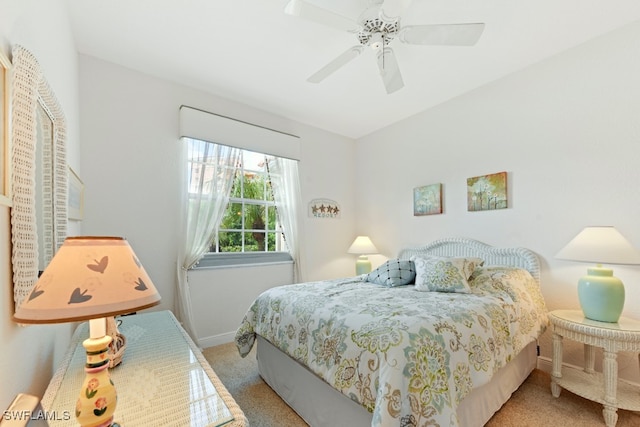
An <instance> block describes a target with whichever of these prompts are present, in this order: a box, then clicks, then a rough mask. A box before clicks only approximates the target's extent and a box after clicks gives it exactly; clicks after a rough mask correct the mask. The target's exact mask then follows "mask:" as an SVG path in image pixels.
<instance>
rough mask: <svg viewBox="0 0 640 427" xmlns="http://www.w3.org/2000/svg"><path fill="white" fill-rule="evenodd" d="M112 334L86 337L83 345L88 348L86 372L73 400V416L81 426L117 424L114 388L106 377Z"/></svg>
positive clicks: (112, 425)
mask: <svg viewBox="0 0 640 427" xmlns="http://www.w3.org/2000/svg"><path fill="white" fill-rule="evenodd" d="M110 342H111V337H110V336H109V335H106V336H104V337H101V338H89V339H86V340H84V342H83V343H82V345H83V346H84V348H85V350H86V351H87V363H86V364H85V367H84V370H85V373H86V376H85V378H84V382H83V383H82V390H81V391H80V396H79V397H78V401H77V402H76V419H77V420H78V423H79V424H80V425H81V426H82V427H119V425H118V424H117V423H114V422H113V413H114V412H115V410H116V402H117V400H118V399H117V397H116V388H115V386H114V385H113V382H111V378H110V377H109V353H108V352H109V343H110Z"/></svg>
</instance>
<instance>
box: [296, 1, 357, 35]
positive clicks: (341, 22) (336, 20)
mask: <svg viewBox="0 0 640 427" xmlns="http://www.w3.org/2000/svg"><path fill="white" fill-rule="evenodd" d="M284 13H286V14H287V15H292V16H298V17H300V18H304V19H308V20H309V21H313V22H316V23H318V24H322V25H326V26H329V27H333V28H337V29H338V30H344V31H351V32H355V31H358V30H359V28H360V26H359V25H358V23H357V22H355V21H353V20H352V19H349V18H347V17H345V16H342V15H339V14H337V13H335V12H331V11H330V10H327V9H323V8H321V7H318V6H314V5H312V4H311V3H307V2H306V1H303V0H290V1H289V3H287V5H286V6H285V7H284Z"/></svg>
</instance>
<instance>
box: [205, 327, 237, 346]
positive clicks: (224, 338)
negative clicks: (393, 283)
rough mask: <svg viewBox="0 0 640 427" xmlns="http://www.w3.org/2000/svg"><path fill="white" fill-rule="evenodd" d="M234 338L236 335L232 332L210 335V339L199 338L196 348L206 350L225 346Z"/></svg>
mask: <svg viewBox="0 0 640 427" xmlns="http://www.w3.org/2000/svg"><path fill="white" fill-rule="evenodd" d="M235 336H236V333H235V331H234V332H227V333H225V334H219V335H212V336H210V337H204V338H200V339H199V340H198V347H200V348H208V347H215V346H217V345H220V344H227V343H230V342H233V339H234V338H235Z"/></svg>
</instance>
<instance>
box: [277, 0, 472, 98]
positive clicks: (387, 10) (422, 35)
mask: <svg viewBox="0 0 640 427" xmlns="http://www.w3.org/2000/svg"><path fill="white" fill-rule="evenodd" d="M410 2H411V0H368V1H367V3H368V5H367V7H366V9H365V11H364V12H362V13H361V14H360V16H359V17H358V19H357V20H355V21H354V20H352V19H350V18H347V17H345V16H342V15H339V14H337V13H335V12H332V11H330V10H328V9H324V8H321V7H319V6H316V5H314V4H312V3H310V2H308V1H305V0H290V1H289V3H287V5H286V7H285V13H286V14H288V15H293V16H298V17H301V18H304V19H308V20H310V21H314V22H317V23H320V24H324V25H328V26H331V27H334V28H337V29H340V30H344V31H348V32H350V33H354V34H355V35H356V37H357V40H358V42H359V44H357V45H355V46H352V47H350V48H349V49H348V50H346V51H345V52H344V53H342V54H341V55H340V56H338V57H337V58H335V59H334V60H333V61H331V62H329V63H328V64H327V65H325V66H324V67H322V68H321V69H320V70H318V71H317V72H316V73H315V74H313V75H312V76H311V77H309V78H308V79H307V81H308V82H311V83H320V82H321V81H323V80H324V79H325V78H327V77H329V76H330V75H331V74H333V73H334V72H335V71H337V70H338V69H339V68H341V67H343V66H344V65H346V64H347V63H348V62H350V61H351V60H353V59H355V58H356V57H357V56H358V55H360V54H361V53H362V52H363V51H364V49H365V47H367V46H368V47H370V48H371V49H372V50H374V51H375V54H376V57H377V62H378V69H379V70H380V76H381V77H382V81H383V83H384V86H385V89H386V90H387V93H388V94H390V93H393V92H395V91H397V90H399V89H401V88H402V87H403V86H404V82H403V80H402V74H401V73H400V68H399V67H398V62H397V60H396V57H395V54H394V52H393V49H391V46H390V44H391V42H392V41H393V40H395V39H398V40H399V41H400V42H401V43H407V44H413V45H450V46H473V45H474V44H475V43H476V42H477V41H478V39H479V38H480V35H481V34H482V31H483V30H484V24H483V23H469V24H435V25H408V26H401V25H400V14H401V13H402V11H403V10H404V9H405V8H406V7H407V6H408V5H409V3H410Z"/></svg>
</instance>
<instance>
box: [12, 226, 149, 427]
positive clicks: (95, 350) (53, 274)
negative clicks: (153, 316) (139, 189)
mask: <svg viewBox="0 0 640 427" xmlns="http://www.w3.org/2000/svg"><path fill="white" fill-rule="evenodd" d="M159 302H160V295H159V294H158V292H157V291H156V288H155V287H154V285H153V283H152V282H151V279H150V278H149V276H148V275H147V273H146V272H145V270H144V268H143V267H142V265H141V264H140V261H139V260H138V258H137V257H136V255H135V254H134V252H133V250H132V249H131V246H129V243H128V242H127V241H126V240H125V239H123V238H121V237H67V238H66V239H65V241H64V243H63V244H62V246H61V247H60V249H59V250H58V252H57V253H56V254H55V256H54V257H53V259H52V260H51V262H50V263H49V265H48V266H47V267H46V268H45V270H44V272H43V273H42V275H41V276H40V278H39V279H38V281H37V282H36V283H35V285H34V287H33V290H32V291H31V293H30V294H29V296H28V297H27V298H26V299H25V300H24V301H23V302H22V304H21V305H20V306H19V307H18V309H17V310H16V312H15V314H14V316H13V320H14V321H15V322H18V323H63V322H75V321H81V320H89V335H90V337H89V338H88V339H86V340H85V341H84V342H83V343H82V345H83V346H84V348H85V349H86V351H87V363H86V364H85V373H86V376H85V379H84V382H83V384H82V389H81V391H80V396H79V398H78V401H77V403H76V408H75V414H76V419H77V420H78V423H80V425H81V426H83V427H106V426H118V424H117V423H114V422H113V413H114V412H115V409H116V400H117V398H116V390H115V386H114V385H113V383H112V382H111V379H110V378H109V370H108V367H109V355H108V350H109V343H110V342H111V340H112V338H111V336H109V335H107V334H106V319H105V318H106V317H111V316H115V315H118V314H126V313H131V312H133V311H136V310H142V309H145V308H148V307H152V306H154V305H156V304H158V303H159Z"/></svg>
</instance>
